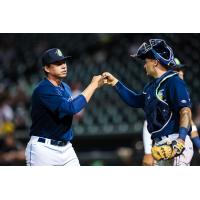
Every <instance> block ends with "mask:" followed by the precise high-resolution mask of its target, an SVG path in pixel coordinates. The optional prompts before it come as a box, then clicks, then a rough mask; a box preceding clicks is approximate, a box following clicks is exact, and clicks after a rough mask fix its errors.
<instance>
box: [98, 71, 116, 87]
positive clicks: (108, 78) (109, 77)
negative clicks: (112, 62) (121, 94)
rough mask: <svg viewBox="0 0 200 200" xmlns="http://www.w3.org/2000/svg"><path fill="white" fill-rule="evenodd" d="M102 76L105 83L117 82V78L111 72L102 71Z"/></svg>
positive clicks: (113, 83) (113, 84)
mask: <svg viewBox="0 0 200 200" xmlns="http://www.w3.org/2000/svg"><path fill="white" fill-rule="evenodd" d="M102 76H103V78H104V79H105V83H106V84H108V85H112V86H115V85H116V84H117V82H118V79H116V78H115V77H114V76H113V75H112V74H111V73H109V72H104V73H103V74H102Z"/></svg>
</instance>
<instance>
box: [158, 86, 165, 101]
mask: <svg viewBox="0 0 200 200" xmlns="http://www.w3.org/2000/svg"><path fill="white" fill-rule="evenodd" d="M163 92H164V90H163V89H162V90H160V91H159V92H158V98H159V99H161V100H163V99H164V95H163Z"/></svg>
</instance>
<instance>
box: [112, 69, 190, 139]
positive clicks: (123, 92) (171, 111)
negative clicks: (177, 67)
mask: <svg viewBox="0 0 200 200" xmlns="http://www.w3.org/2000/svg"><path fill="white" fill-rule="evenodd" d="M115 88H116V90H117V92H118V94H119V95H120V96H121V97H122V99H123V100H124V101H125V102H126V103H127V104H128V105H130V106H132V107H136V108H143V109H144V111H145V116H146V119H147V122H148V126H147V129H148V131H149V132H150V134H151V138H152V139H154V138H158V137H161V136H165V135H170V134H173V133H178V131H179V119H180V114H179V111H180V109H181V108H183V107H191V103H190V97H189V93H188V91H187V88H186V84H185V82H184V81H183V80H181V79H180V78H179V76H178V74H177V73H175V72H173V71H171V70H169V71H167V72H166V73H165V74H163V75H162V76H161V77H160V78H157V79H154V80H153V81H152V82H150V83H149V84H148V85H147V86H146V87H145V88H144V91H143V93H141V94H136V93H135V92H133V91H131V90H129V89H128V88H126V87H125V86H124V85H123V84H122V83H120V82H118V83H117V84H116V87H115Z"/></svg>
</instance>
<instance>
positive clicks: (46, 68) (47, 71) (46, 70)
mask: <svg viewBox="0 0 200 200" xmlns="http://www.w3.org/2000/svg"><path fill="white" fill-rule="evenodd" d="M43 70H44V72H46V73H49V67H48V66H47V65H45V66H44V68H43Z"/></svg>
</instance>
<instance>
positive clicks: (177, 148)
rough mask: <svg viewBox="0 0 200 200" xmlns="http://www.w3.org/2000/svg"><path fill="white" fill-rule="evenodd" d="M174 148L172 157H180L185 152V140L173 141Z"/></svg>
mask: <svg viewBox="0 0 200 200" xmlns="http://www.w3.org/2000/svg"><path fill="white" fill-rule="evenodd" d="M172 148H173V152H172V157H176V156H179V155H180V154H182V153H183V151H184V150H185V142H184V140H182V139H180V138H179V139H177V140H175V141H173V142H172Z"/></svg>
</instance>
